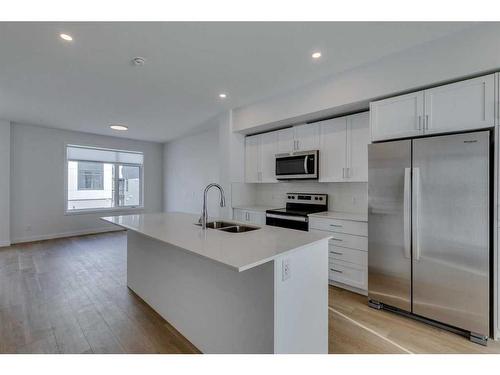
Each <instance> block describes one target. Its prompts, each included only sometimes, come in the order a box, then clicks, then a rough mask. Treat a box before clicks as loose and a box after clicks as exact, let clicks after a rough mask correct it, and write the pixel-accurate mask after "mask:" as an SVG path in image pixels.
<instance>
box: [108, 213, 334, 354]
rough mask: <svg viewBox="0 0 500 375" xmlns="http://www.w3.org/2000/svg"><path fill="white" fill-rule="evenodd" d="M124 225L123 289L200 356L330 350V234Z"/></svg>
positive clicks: (167, 221) (191, 220)
mask: <svg viewBox="0 0 500 375" xmlns="http://www.w3.org/2000/svg"><path fill="white" fill-rule="evenodd" d="M103 220H105V221H108V222H111V223H113V224H116V225H118V226H121V227H123V228H126V229H127V230H128V232H127V285H128V286H129V288H130V289H131V290H133V291H134V292H135V293H136V294H137V295H138V296H139V297H141V298H142V299H143V300H144V301H145V302H146V303H148V304H149V305H150V306H151V307H152V308H153V309H154V310H155V311H157V312H158V313H159V314H160V315H161V316H162V317H163V318H165V320H167V321H168V322H169V323H170V324H172V325H173V326H174V327H175V328H176V329H177V330H178V331H179V332H180V333H182V334H183V335H184V336H185V337H186V338H187V339H189V340H190V341H191V342H192V343H193V344H194V345H195V346H196V347H197V348H198V349H199V350H200V351H202V352H203V353H327V352H328V239H329V236H328V235H324V234H313V233H308V232H302V231H296V230H290V229H284V228H277V227H271V226H262V227H260V228H259V229H256V230H253V231H248V232H243V233H228V232H224V231H222V230H219V229H210V228H207V229H205V230H203V229H202V228H201V227H200V226H198V225H195V223H197V221H198V216H196V215H191V214H184V213H162V214H141V215H125V216H114V217H106V218H103Z"/></svg>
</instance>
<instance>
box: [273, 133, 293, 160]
mask: <svg viewBox="0 0 500 375" xmlns="http://www.w3.org/2000/svg"><path fill="white" fill-rule="evenodd" d="M277 133H278V153H279V154H285V153H288V152H292V151H295V147H294V146H295V139H294V138H293V128H287V129H281V130H278V131H277Z"/></svg>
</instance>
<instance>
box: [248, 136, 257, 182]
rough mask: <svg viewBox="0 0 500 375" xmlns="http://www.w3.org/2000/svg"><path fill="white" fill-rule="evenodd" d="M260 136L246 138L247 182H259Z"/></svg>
mask: <svg viewBox="0 0 500 375" xmlns="http://www.w3.org/2000/svg"><path fill="white" fill-rule="evenodd" d="M259 164H260V135H254V136H251V137H246V138H245V182H259V177H260V171H259Z"/></svg>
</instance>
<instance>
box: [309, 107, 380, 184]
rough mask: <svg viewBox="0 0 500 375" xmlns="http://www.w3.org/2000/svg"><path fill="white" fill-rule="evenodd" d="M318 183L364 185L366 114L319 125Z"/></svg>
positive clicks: (367, 115)
mask: <svg viewBox="0 0 500 375" xmlns="http://www.w3.org/2000/svg"><path fill="white" fill-rule="evenodd" d="M318 124H319V127H320V142H321V145H320V149H319V150H320V151H319V152H320V153H319V162H320V169H319V175H320V178H319V181H320V182H338V181H352V182H354V181H355V182H366V181H368V143H369V142H370V139H369V138H370V130H369V114H368V112H363V113H359V114H356V115H352V116H346V117H338V118H334V119H331V120H326V121H321V122H319V123H318Z"/></svg>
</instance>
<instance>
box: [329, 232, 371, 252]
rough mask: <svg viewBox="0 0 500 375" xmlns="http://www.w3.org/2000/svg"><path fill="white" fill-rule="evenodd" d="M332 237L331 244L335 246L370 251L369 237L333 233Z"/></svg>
mask: <svg viewBox="0 0 500 375" xmlns="http://www.w3.org/2000/svg"><path fill="white" fill-rule="evenodd" d="M331 235H332V238H330V244H332V245H334V246H340V247H348V248H350V249H357V250H363V251H368V237H364V236H353V235H352V234H345V233H331Z"/></svg>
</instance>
